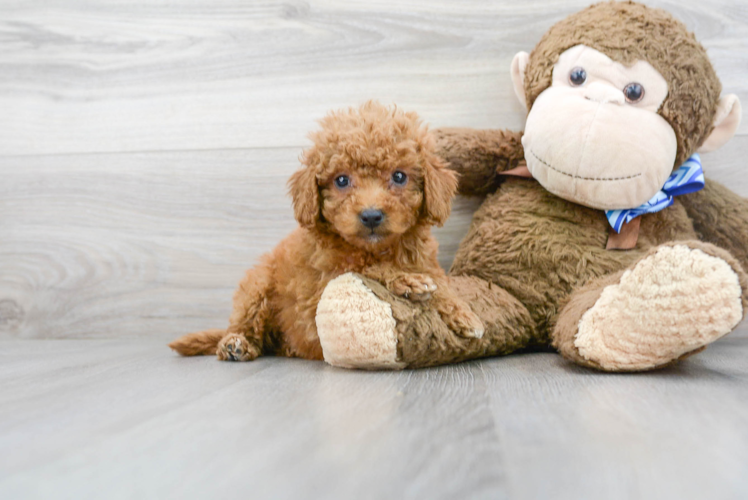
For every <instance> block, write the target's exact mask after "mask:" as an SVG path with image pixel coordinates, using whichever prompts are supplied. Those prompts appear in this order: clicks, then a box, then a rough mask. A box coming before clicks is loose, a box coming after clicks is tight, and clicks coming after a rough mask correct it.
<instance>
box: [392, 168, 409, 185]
mask: <svg viewBox="0 0 748 500" xmlns="http://www.w3.org/2000/svg"><path fill="white" fill-rule="evenodd" d="M392 182H394V183H395V184H397V185H398V186H404V185H405V183H406V182H408V176H407V175H406V174H405V172H400V171H399V170H398V171H397V172H395V173H394V174H392Z"/></svg>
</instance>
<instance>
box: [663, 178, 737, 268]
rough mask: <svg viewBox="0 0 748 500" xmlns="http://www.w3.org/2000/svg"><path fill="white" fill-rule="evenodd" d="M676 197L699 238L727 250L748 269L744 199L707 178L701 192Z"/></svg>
mask: <svg viewBox="0 0 748 500" xmlns="http://www.w3.org/2000/svg"><path fill="white" fill-rule="evenodd" d="M677 199H678V200H680V201H681V203H683V205H684V206H685V207H686V211H687V212H688V216H689V217H690V218H691V220H692V221H693V226H694V229H695V230H696V233H697V234H698V235H699V237H700V238H701V239H702V240H704V241H707V242H709V243H712V244H714V245H717V246H719V247H722V248H724V249H726V250H729V252H730V253H731V254H732V255H733V256H734V257H735V258H736V259H738V260H739V261H740V264H741V265H742V266H743V269H748V199H746V198H743V197H742V196H739V195H737V194H735V193H734V192H732V191H730V190H729V189H728V188H726V187H725V186H723V185H722V184H719V183H718V182H714V181H711V180H707V181H706V187H705V188H704V189H702V190H701V191H698V192H696V193H691V194H688V195H685V196H679V197H678V198H677Z"/></svg>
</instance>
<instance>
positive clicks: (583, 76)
mask: <svg viewBox="0 0 748 500" xmlns="http://www.w3.org/2000/svg"><path fill="white" fill-rule="evenodd" d="M569 81H570V82H571V84H572V85H574V86H576V87H579V86H580V85H582V84H583V83H584V82H586V81H587V72H586V71H585V70H584V68H580V67H576V68H574V69H572V70H571V72H570V73H569Z"/></svg>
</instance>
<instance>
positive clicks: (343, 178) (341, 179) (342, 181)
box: [335, 175, 351, 189]
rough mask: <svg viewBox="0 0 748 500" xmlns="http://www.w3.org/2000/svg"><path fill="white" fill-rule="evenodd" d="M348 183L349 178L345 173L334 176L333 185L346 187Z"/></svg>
mask: <svg viewBox="0 0 748 500" xmlns="http://www.w3.org/2000/svg"><path fill="white" fill-rule="evenodd" d="M350 183H351V180H350V179H349V178H348V176H347V175H339V176H337V177H336V178H335V185H336V186H338V187H339V188H340V189H343V188H345V187H348V185H349V184H350Z"/></svg>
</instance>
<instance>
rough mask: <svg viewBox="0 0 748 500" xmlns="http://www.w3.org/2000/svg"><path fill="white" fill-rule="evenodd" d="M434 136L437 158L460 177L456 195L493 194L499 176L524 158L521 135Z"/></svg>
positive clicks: (443, 132) (461, 131)
mask: <svg viewBox="0 0 748 500" xmlns="http://www.w3.org/2000/svg"><path fill="white" fill-rule="evenodd" d="M434 135H436V147H437V154H438V155H439V156H440V157H441V158H442V159H443V160H445V161H447V162H448V163H449V168H450V169H452V170H454V171H455V172H457V173H459V174H460V184H459V187H458V192H459V193H460V194H465V195H481V194H487V193H490V192H493V191H494V190H495V189H496V187H497V186H498V184H499V182H500V177H499V175H498V174H499V172H504V171H506V170H511V169H513V168H515V167H517V166H518V164H519V163H520V161H524V158H525V152H524V149H522V142H521V139H522V132H513V131H511V130H476V129H470V128H440V129H436V130H435V131H434Z"/></svg>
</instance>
